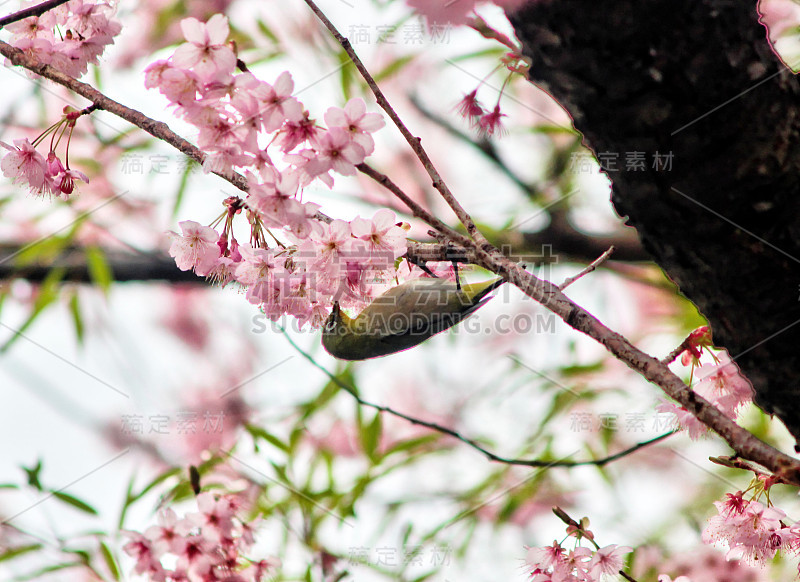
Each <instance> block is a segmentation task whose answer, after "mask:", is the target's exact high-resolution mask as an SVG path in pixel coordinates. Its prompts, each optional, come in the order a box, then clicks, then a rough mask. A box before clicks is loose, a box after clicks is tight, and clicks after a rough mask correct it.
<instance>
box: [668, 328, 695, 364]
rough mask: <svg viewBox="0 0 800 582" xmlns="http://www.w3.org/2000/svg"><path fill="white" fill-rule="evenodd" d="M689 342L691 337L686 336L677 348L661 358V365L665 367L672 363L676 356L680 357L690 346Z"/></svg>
mask: <svg viewBox="0 0 800 582" xmlns="http://www.w3.org/2000/svg"><path fill="white" fill-rule="evenodd" d="M691 341H692V336H691V335H688V336H686V339H685V340H683V341H682V342H681V343H680V345H679V346H678V347H677V348H675V349H674V350H672V351H671V352H670V353H669V354H667V355H666V356H664V357H663V358H661V363H662V364H665V365H667V364H671V363H672V362H674V361H675V360H676V359H677V358H678V356H680V355H681V354H682V353H683V352H685V351H686V350H688V349H689V347H690V346H691Z"/></svg>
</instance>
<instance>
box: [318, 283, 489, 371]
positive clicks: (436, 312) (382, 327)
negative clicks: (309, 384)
mask: <svg viewBox="0 0 800 582" xmlns="http://www.w3.org/2000/svg"><path fill="white" fill-rule="evenodd" d="M503 283H504V280H503V279H493V280H491V281H483V282H480V283H467V284H464V285H462V286H461V288H460V289H459V288H458V286H457V285H456V283H455V282H454V281H449V280H447V279H431V278H420V279H413V280H411V281H406V282H405V283H403V284H401V285H398V286H396V287H393V288H392V289H390V290H389V291H387V292H386V293H384V294H383V295H381V296H380V297H377V298H376V299H375V300H374V301H373V302H372V303H370V304H369V305H368V306H367V307H366V308H364V310H363V311H362V312H361V313H359V314H358V316H357V317H355V318H350V317H348V316H347V315H346V314H344V313H342V312H341V311H340V310H339V307H338V305H334V308H333V311H332V312H331V315H330V317H329V318H328V321H327V323H326V324H325V328H324V330H323V334H322V345H323V346H324V347H325V349H326V350H327V351H328V353H330V354H331V355H332V356H334V357H337V358H339V359H343V360H366V359H369V358H377V357H380V356H386V355H389V354H393V353H395V352H399V351H402V350H406V349H408V348H411V347H414V346H416V345H418V344H420V343H422V342H423V341H425V340H426V339H428V338H430V337H431V336H433V335H435V334H437V333H439V332H441V331H444V330H446V329H448V328H450V327H452V326H454V325H456V324H457V323H459V322H460V321H462V320H463V319H464V318H466V317H468V316H469V315H470V314H471V313H473V312H474V311H475V310H476V309H478V308H479V307H481V306H482V305H483V304H484V303H485V302H486V301H487V300H488V299H487V298H486V296H487V295H488V294H489V293H490V292H491V291H492V290H494V289H496V288H497V287H498V286H500V285H501V284H503Z"/></svg>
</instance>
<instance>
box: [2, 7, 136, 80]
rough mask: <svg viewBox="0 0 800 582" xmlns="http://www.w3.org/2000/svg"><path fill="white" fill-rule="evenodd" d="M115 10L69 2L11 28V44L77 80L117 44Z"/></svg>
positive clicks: (117, 25)
mask: <svg viewBox="0 0 800 582" xmlns="http://www.w3.org/2000/svg"><path fill="white" fill-rule="evenodd" d="M113 13H114V8H113V6H112V5H111V4H110V3H108V2H91V1H88V0H70V2H67V3H66V4H62V5H61V6H58V7H57V8H54V9H52V10H48V11H47V12H45V13H44V14H42V15H41V16H31V17H29V18H25V19H24V20H20V21H19V22H14V23H12V24H9V25H8V26H7V27H6V28H7V29H8V30H10V31H11V32H13V33H14V36H13V38H12V39H11V44H12V45H14V46H15V47H17V48H18V49H21V50H23V51H25V52H26V53H30V54H32V55H33V56H34V57H36V59H37V60H38V61H39V62H41V63H44V64H47V65H50V66H51V67H53V68H55V69H58V70H59V71H61V72H62V73H65V74H67V75H69V76H71V77H75V78H78V77H80V76H82V75H84V74H85V73H86V71H87V70H88V68H89V64H90V63H91V64H95V65H96V64H97V62H98V59H99V58H100V55H102V54H103V51H104V50H105V48H106V47H107V46H108V45H110V44H114V37H115V36H116V35H117V34H119V31H120V30H122V26H121V25H120V23H119V22H117V21H116V20H112V18H111V16H112V15H113Z"/></svg>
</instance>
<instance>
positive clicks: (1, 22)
mask: <svg viewBox="0 0 800 582" xmlns="http://www.w3.org/2000/svg"><path fill="white" fill-rule="evenodd" d="M67 2H69V0H47V2H42V3H41V4H37V5H36V6H29V7H28V8H23V9H22V10H20V11H19V12H14V13H13V14H9V15H8V16H4V17H3V18H0V28H3V27H4V26H8V25H9V24H12V23H14V22H18V21H20V20H24V19H25V18H28V17H29V16H41V15H42V14H44V13H45V12H47V11H48V10H52V9H53V8H56V7H57V6H61V5H62V4H66V3H67Z"/></svg>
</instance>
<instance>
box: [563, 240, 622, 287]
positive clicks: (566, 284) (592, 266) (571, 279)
mask: <svg viewBox="0 0 800 582" xmlns="http://www.w3.org/2000/svg"><path fill="white" fill-rule="evenodd" d="M613 252H614V246H613V245H612V246H610V247H608V250H607V251H606V252H604V253H603V254H602V255H600V256H599V257H597V258H596V259H595V260H594V261H592V262H591V263H589V265H588V266H587V267H586V268H585V269H583V270H582V271H581V272H580V273H578V274H577V275H575V276H574V277H569V278H568V279H567V280H565V281H564V282H563V283H561V285H559V286H558V289H559V290H560V291H563V290H564V289H566V288H567V287H569V286H570V285H572V284H573V283H574V282H575V281H577V280H578V279H580V278H581V277H583V276H584V275H588V274H589V273H591V272H592V271H594V270H595V269H596V268H597V267H599V266H600V265H602V264H603V263H604V262H606V260H607V259H608V257H610V256H611V253H613Z"/></svg>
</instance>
